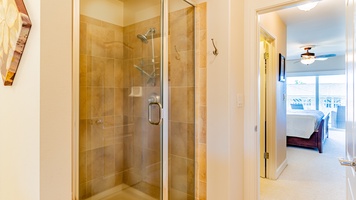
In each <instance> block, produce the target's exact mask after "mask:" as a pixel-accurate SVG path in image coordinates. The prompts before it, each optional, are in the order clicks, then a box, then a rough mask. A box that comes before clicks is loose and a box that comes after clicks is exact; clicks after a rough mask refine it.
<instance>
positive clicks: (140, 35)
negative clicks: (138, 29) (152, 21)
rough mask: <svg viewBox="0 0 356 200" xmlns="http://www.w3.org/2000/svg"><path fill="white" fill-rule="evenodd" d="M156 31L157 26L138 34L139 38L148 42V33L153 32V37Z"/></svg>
mask: <svg viewBox="0 0 356 200" xmlns="http://www.w3.org/2000/svg"><path fill="white" fill-rule="evenodd" d="M155 32H156V29H155V28H150V29H148V31H147V32H146V33H145V34H138V35H137V38H138V39H140V40H141V41H142V42H143V43H147V42H148V38H147V36H148V34H150V33H151V34H152V38H153V34H154V33H155Z"/></svg>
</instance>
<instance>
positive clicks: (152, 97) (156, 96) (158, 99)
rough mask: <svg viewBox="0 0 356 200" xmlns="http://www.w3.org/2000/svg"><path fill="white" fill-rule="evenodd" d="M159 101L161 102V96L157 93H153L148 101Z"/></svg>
mask: <svg viewBox="0 0 356 200" xmlns="http://www.w3.org/2000/svg"><path fill="white" fill-rule="evenodd" d="M158 102H160V97H159V96H158V95H157V94H156V93H153V94H151V96H150V97H149V98H148V103H158Z"/></svg>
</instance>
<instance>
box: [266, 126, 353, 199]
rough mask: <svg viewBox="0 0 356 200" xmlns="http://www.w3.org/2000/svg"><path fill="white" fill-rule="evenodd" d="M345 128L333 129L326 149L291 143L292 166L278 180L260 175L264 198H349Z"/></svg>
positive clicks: (288, 149)
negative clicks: (343, 163)
mask: <svg viewBox="0 0 356 200" xmlns="http://www.w3.org/2000/svg"><path fill="white" fill-rule="evenodd" d="M344 155H345V132H344V131H343V130H329V138H328V139H327V140H326V142H325V143H324V152H323V153H321V154H320V153H319V152H318V151H317V150H316V149H307V148H299V147H287V162H288V166H287V167H286V168H285V170H284V171H283V172H282V174H281V176H280V177H279V178H278V179H277V180H268V179H262V178H261V179H260V188H261V190H260V199H261V200H280V199H281V200H282V199H283V200H286V199H288V200H301V199H303V200H345V199H346V177H345V174H346V171H345V168H344V167H342V166H341V165H340V164H339V161H338V158H339V157H344Z"/></svg>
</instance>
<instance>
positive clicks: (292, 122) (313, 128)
mask: <svg viewBox="0 0 356 200" xmlns="http://www.w3.org/2000/svg"><path fill="white" fill-rule="evenodd" d="M328 123H329V113H328V114H326V115H324V113H322V112H321V111H318V110H290V111H288V112H287V145H289V146H299V147H308V148H317V149H318V150H319V153H322V152H323V143H324V142H325V140H326V138H328V137H329V130H328Z"/></svg>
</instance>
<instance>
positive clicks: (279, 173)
mask: <svg viewBox="0 0 356 200" xmlns="http://www.w3.org/2000/svg"><path fill="white" fill-rule="evenodd" d="M287 165H288V162H287V158H286V159H285V160H284V161H283V162H282V164H281V165H280V166H279V167H278V168H277V170H276V179H278V177H279V176H280V175H281V174H282V172H283V170H284V169H285V168H286V167H287Z"/></svg>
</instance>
